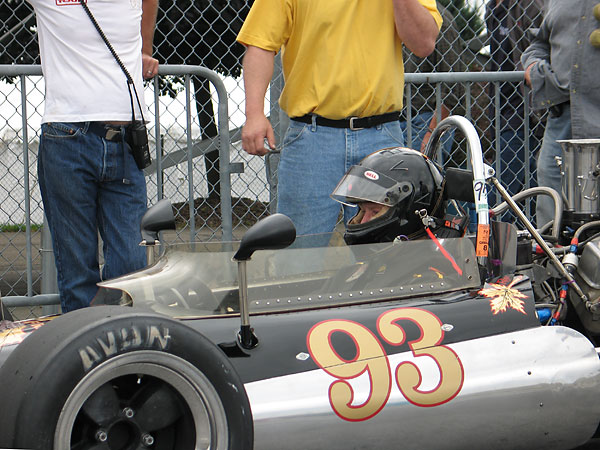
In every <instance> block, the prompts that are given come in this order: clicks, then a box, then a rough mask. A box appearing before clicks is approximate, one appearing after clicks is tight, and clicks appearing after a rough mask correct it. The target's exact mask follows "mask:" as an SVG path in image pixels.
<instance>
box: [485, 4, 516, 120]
mask: <svg viewBox="0 0 600 450" xmlns="http://www.w3.org/2000/svg"><path fill="white" fill-rule="evenodd" d="M508 19H509V6H508V4H507V2H501V3H500V4H498V5H494V6H493V7H492V8H491V9H490V14H488V16H487V17H486V25H487V29H488V33H489V36H490V56H491V59H490V70H491V71H510V72H512V71H515V70H519V68H518V67H516V65H515V62H514V59H513V58H512V53H513V51H515V49H514V48H513V44H512V42H511V39H510V38H509V36H510V29H509V26H508V25H509V20H508ZM489 89H490V90H489V95H490V97H491V99H492V102H491V105H490V109H489V114H490V120H491V121H492V123H494V119H495V112H496V108H495V105H494V95H495V93H496V90H495V85H494V84H490V87H489ZM520 89H521V88H520V85H519V84H518V83H500V105H501V106H500V127H501V128H505V127H506V126H510V127H511V128H513V129H515V130H518V129H519V128H520V127H522V126H523V95H522V93H521V90H520Z"/></svg>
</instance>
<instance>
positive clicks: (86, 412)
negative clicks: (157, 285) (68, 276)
mask: <svg viewBox="0 0 600 450" xmlns="http://www.w3.org/2000/svg"><path fill="white" fill-rule="evenodd" d="M0 380H1V383H0V398H2V399H3V406H2V408H1V412H0V447H13V448H30V449H51V448H53V449H55V450H66V449H77V450H84V449H90V450H91V449H94V450H112V449H143V448H155V449H161V450H163V449H165V450H175V449H177V450H187V449H208V448H210V449H218V450H229V449H239V450H245V449H250V448H252V442H253V434H252V417H251V412H250V405H249V402H248V398H247V396H246V393H245V390H244V387H243V384H242V382H241V381H240V379H239V377H238V376H237V374H236V372H235V370H234V368H233V366H232V365H231V363H230V362H229V360H228V359H227V357H226V356H225V355H224V354H223V353H222V351H221V350H220V349H219V348H218V347H217V346H216V345H214V344H213V343H212V342H210V341H209V340H208V339H206V338H205V337H204V336H202V335H201V334H200V333H198V332H196V331H195V330H193V329H191V328H190V327H188V326H186V325H184V324H183V323H181V322H178V321H175V320H173V319H170V318H167V317H164V316H160V315H157V314H153V313H149V312H143V311H139V310H136V309H132V308H123V307H92V308H86V309H82V310H78V311H74V312H71V313H69V314H66V315H64V316H62V317H59V318H57V319H54V320H53V321H51V322H50V323H49V324H47V325H45V326H43V327H42V328H40V329H39V330H37V331H36V332H34V333H33V334H31V335H30V336H29V337H28V338H27V339H25V341H23V342H22V343H21V344H20V345H19V346H18V347H17V348H16V349H15V350H14V352H13V353H12V354H11V355H10V356H9V358H8V359H7V360H6V362H5V363H4V365H3V366H2V367H1V368H0Z"/></svg>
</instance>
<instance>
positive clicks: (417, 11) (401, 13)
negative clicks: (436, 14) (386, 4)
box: [392, 0, 439, 58]
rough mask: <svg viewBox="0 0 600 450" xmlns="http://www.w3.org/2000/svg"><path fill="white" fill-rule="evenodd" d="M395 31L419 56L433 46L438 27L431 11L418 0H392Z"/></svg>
mask: <svg viewBox="0 0 600 450" xmlns="http://www.w3.org/2000/svg"><path fill="white" fill-rule="evenodd" d="M392 1H393V2H394V20H395V22H396V33H398V36H399V37H400V39H401V40H402V42H403V43H404V45H405V46H406V47H407V48H408V49H409V50H410V51H411V52H413V53H414V54H415V55H417V56H418V57H420V58H425V57H426V56H429V55H430V54H431V52H433V49H434V48H435V41H436V39H437V36H438V34H439V29H438V26H437V23H436V22H435V19H434V18H433V16H432V15H431V13H430V12H429V11H428V10H427V8H425V7H424V6H423V5H421V3H419V1H418V0H392Z"/></svg>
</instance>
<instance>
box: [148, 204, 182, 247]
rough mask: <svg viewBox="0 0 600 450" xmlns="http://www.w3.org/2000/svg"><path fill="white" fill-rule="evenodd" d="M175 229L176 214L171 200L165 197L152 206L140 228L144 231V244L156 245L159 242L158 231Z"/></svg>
mask: <svg viewBox="0 0 600 450" xmlns="http://www.w3.org/2000/svg"><path fill="white" fill-rule="evenodd" d="M174 229H175V216H174V215H173V206H172V205H171V202H170V201H169V200H168V199H166V198H163V199H162V200H160V201H159V202H158V203H157V204H156V205H154V206H152V207H150V208H149V209H148V211H146V213H145V214H144V216H143V217H142V221H141V222H140V230H141V232H142V245H154V244H155V243H156V242H158V232H159V231H162V230H174Z"/></svg>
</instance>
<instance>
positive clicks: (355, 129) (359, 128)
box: [350, 117, 365, 131]
mask: <svg viewBox="0 0 600 450" xmlns="http://www.w3.org/2000/svg"><path fill="white" fill-rule="evenodd" d="M354 119H360V117H350V129H351V130H352V131H358V130H364V129H365V128H364V127H355V126H354Z"/></svg>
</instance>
